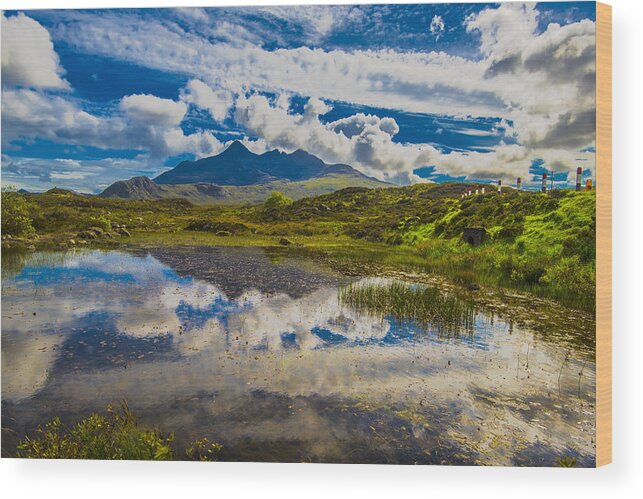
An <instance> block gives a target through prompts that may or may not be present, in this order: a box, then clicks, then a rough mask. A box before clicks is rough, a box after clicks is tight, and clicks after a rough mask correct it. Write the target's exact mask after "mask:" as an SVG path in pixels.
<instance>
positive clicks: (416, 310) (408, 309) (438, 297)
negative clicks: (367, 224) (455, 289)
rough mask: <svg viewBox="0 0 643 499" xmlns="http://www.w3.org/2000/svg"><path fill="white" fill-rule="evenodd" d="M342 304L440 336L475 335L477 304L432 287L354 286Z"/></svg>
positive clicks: (341, 295)
mask: <svg viewBox="0 0 643 499" xmlns="http://www.w3.org/2000/svg"><path fill="white" fill-rule="evenodd" d="M339 301H340V303H341V304H343V305H347V306H350V307H352V308H354V309H356V310H358V311H360V312H365V313H370V314H375V315H378V316H380V317H382V318H384V317H392V318H393V319H395V320H396V321H398V322H413V323H415V324H417V325H419V326H421V327H423V328H426V329H434V330H436V331H437V332H438V334H439V335H440V336H448V337H458V336H459V335H461V334H463V333H465V334H469V335H470V334H473V332H474V325H475V317H476V310H475V306H474V304H473V303H472V302H469V301H465V300H461V299H459V298H456V297H455V296H452V295H448V294H445V293H443V292H442V291H441V290H439V289H438V288H434V287H430V286H424V285H418V284H408V283H405V282H401V281H392V282H386V283H381V282H376V281H368V282H366V283H363V282H362V283H354V284H350V285H348V286H346V287H344V288H341V289H340V290H339Z"/></svg>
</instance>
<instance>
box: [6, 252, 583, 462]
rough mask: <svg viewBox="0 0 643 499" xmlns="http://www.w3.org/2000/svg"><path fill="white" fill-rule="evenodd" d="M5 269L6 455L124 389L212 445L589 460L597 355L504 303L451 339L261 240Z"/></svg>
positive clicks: (137, 403) (78, 256)
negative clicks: (364, 299) (356, 294)
mask: <svg viewBox="0 0 643 499" xmlns="http://www.w3.org/2000/svg"><path fill="white" fill-rule="evenodd" d="M3 257H5V255H3ZM4 260H6V258H5V259H4ZM16 262H17V263H16ZM2 277H3V280H2V416H3V419H2V426H3V439H2V440H3V442H2V443H3V455H9V454H10V453H11V451H12V447H13V448H15V444H16V441H17V439H18V438H19V437H21V436H23V435H24V434H25V433H26V432H31V431H33V429H34V428H35V427H37V426H38V425H39V424H42V423H44V422H46V421H48V420H50V419H51V418H52V417H54V416H61V417H62V419H63V420H64V421H66V422H72V421H74V420H75V419H77V418H79V417H81V416H83V415H87V414H88V413H90V412H91V411H102V410H104V409H105V407H106V405H107V404H109V403H113V402H118V401H121V400H126V401H127V402H128V404H129V405H130V407H131V408H132V409H133V410H134V411H135V413H136V414H137V415H138V416H139V419H140V420H141V421H142V422H143V423H146V424H150V425H154V426H157V427H159V428H161V429H162V430H164V431H168V432H169V431H172V432H174V433H175V435H176V440H177V445H178V446H179V447H180V446H183V445H185V444H186V443H187V442H189V441H191V440H194V439H196V438H201V437H207V438H209V439H210V440H211V441H216V442H220V443H221V444H223V446H224V448H223V452H222V455H221V457H222V459H224V460H246V461H247V460H251V461H314V462H318V461H322V462H368V463H435V464H441V463H442V464H492V465H511V464H514V465H530V466H542V465H550V466H551V465H556V463H557V461H558V459H560V458H562V457H575V458H576V459H577V462H578V464H579V465H581V466H591V465H593V464H594V454H595V446H594V433H595V417H594V402H595V395H594V394H595V364H594V360H593V358H594V355H593V353H592V352H591V351H584V350H583V349H581V348H578V349H576V348H574V347H570V346H569V345H568V344H562V343H561V342H557V341H555V340H552V339H551V338H549V337H547V338H544V337H542V336H540V335H538V334H536V333H534V332H532V331H529V330H522V329H520V328H519V327H516V326H514V325H513V324H512V323H509V322H505V321H504V320H503V318H502V317H497V316H495V317H494V316H492V315H490V314H485V313H484V312H482V311H477V312H476V315H475V320H474V322H473V329H472V330H469V331H467V332H466V334H461V335H448V336H447V335H444V334H440V333H438V331H437V330H434V329H433V328H432V326H431V325H430V324H428V325H427V324H424V325H419V324H415V323H413V322H409V321H404V320H398V319H397V318H395V317H392V316H382V315H380V314H377V313H375V312H368V313H366V312H364V311H359V310H356V309H354V308H351V307H349V306H346V305H342V304H341V303H340V300H339V299H338V290H339V289H340V288H342V287H344V286H346V285H348V284H350V283H354V282H356V281H357V283H358V284H359V283H360V281H363V282H369V283H373V282H377V281H373V280H372V279H371V280H368V281H367V280H366V279H356V278H347V277H345V276H341V275H339V274H336V273H334V272H332V271H330V270H329V269H325V268H322V267H320V266H319V265H318V264H313V263H312V262H310V261H306V260H303V259H296V258H292V257H288V256H285V255H284V254H279V253H274V252H268V251H265V250H262V249H260V248H183V249H162V250H161V249H159V250H150V251H149V252H138V253H127V252H118V251H110V252H101V251H82V252H68V253H34V254H30V255H28V256H23V257H21V258H19V259H18V260H17V261H16V259H11V257H10V258H9V260H7V262H6V263H5V262H4V261H3V275H2ZM554 327H556V326H555V325H553V324H552V328H554ZM588 327H593V326H591V325H588ZM553 337H555V335H554V336H553Z"/></svg>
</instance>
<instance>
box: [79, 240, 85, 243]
mask: <svg viewBox="0 0 643 499" xmlns="http://www.w3.org/2000/svg"><path fill="white" fill-rule="evenodd" d="M78 244H87V241H84V240H80V241H78Z"/></svg>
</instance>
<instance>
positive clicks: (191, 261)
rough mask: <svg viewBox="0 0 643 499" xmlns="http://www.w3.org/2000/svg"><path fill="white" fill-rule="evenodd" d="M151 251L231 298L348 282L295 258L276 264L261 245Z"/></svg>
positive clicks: (293, 294)
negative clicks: (245, 294)
mask: <svg viewBox="0 0 643 499" xmlns="http://www.w3.org/2000/svg"><path fill="white" fill-rule="evenodd" d="M148 253H149V254H150V255H152V256H153V257H154V258H156V259H157V260H158V261H160V262H161V263H163V264H164V265H167V266H168V267H171V268H172V269H173V270H174V271H175V272H176V273H177V274H178V275H179V276H181V277H192V278H194V279H199V280H203V281H206V282H208V283H210V284H213V285H215V286H216V287H217V288H219V289H220V290H221V291H222V292H223V293H225V295H226V296H227V297H228V298H230V299H237V298H239V297H240V296H241V295H243V294H244V293H245V292H247V291H250V290H258V291H260V292H261V293H263V294H267V295H273V294H276V293H285V294H287V295H288V296H290V297H291V298H301V297H302V296H304V295H306V294H308V293H311V292H312V291H315V290H317V289H320V288H322V287H329V286H338V285H341V284H345V283H347V282H348V281H347V279H346V278H345V277H342V276H340V275H338V274H334V273H331V272H330V271H326V272H321V271H322V270H323V269H317V270H316V271H313V270H308V269H306V268H304V267H303V265H301V264H300V262H297V261H295V260H293V259H292V258H285V259H283V260H281V261H280V262H279V263H278V264H275V261H274V259H271V258H270V256H269V255H268V254H267V253H266V251H265V250H264V249H262V248H234V247H230V248H212V247H201V248H196V249H195V248H154V249H150V250H148Z"/></svg>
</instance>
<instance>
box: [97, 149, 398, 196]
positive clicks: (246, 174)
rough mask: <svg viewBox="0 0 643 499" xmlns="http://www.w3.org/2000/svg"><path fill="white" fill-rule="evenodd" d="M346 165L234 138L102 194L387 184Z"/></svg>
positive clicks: (320, 189) (310, 191)
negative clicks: (262, 149) (257, 147)
mask: <svg viewBox="0 0 643 499" xmlns="http://www.w3.org/2000/svg"><path fill="white" fill-rule="evenodd" d="M390 186H391V184H388V183H386V182H382V181H379V180H377V179H375V178H372V177H368V176H366V175H364V174H362V173H360V172H359V171H357V170H356V169H354V168H353V167H351V166H349V165H342V164H337V165H328V164H326V163H324V162H323V161H322V160H321V159H319V158H317V157H316V156H313V155H312V154H308V153H307V152H305V151H301V150H298V151H295V152H293V153H290V154H287V153H282V152H279V151H276V150H274V151H269V152H267V153H264V154H254V153H253V152H251V151H249V150H248V149H247V148H246V147H245V146H244V145H243V144H241V143H240V142H238V141H235V142H233V143H232V144H231V145H230V146H229V147H228V148H227V149H226V150H225V151H223V152H222V153H221V154H219V155H217V156H212V157H209V158H203V159H200V160H198V161H183V162H181V163H179V164H178V165H177V166H176V167H175V168H173V169H171V170H169V171H167V172H165V173H162V174H161V175H159V176H158V177H156V178H155V179H154V180H152V179H150V178H148V177H134V178H131V179H129V180H119V181H118V182H115V183H113V184H112V185H110V186H109V187H108V188H107V189H105V190H104V191H103V192H102V193H101V194H99V196H100V197H104V198H116V199H170V198H183V199H188V200H190V201H191V202H193V203H198V204H223V203H225V204H240V203H258V202H261V201H263V200H265V199H266V198H267V197H268V196H269V195H270V193H272V192H274V191H282V192H284V193H285V194H286V195H288V196H289V197H292V198H293V199H300V198H303V197H308V196H317V195H320V194H326V193H329V192H334V191H336V190H339V189H343V188H346V187H370V188H376V187H390Z"/></svg>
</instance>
